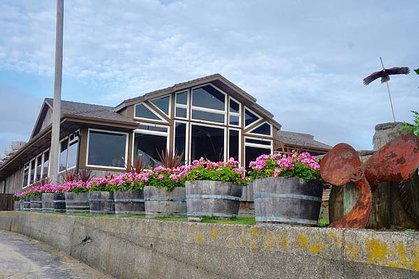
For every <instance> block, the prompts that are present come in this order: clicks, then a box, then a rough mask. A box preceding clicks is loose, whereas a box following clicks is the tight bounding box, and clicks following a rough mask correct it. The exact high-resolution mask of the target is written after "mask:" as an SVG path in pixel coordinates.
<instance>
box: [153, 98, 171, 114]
mask: <svg viewBox="0 0 419 279" xmlns="http://www.w3.org/2000/svg"><path fill="white" fill-rule="evenodd" d="M150 102H151V103H152V104H153V105H155V106H156V107H158V108H159V109H160V110H161V111H162V112H164V113H165V114H166V115H167V116H169V107H170V96H166V97H162V98H158V99H154V100H151V101H150Z"/></svg>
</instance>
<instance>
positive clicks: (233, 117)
mask: <svg viewBox="0 0 419 279" xmlns="http://www.w3.org/2000/svg"><path fill="white" fill-rule="evenodd" d="M230 125H235V126H239V125H240V117H239V116H238V115H230Z"/></svg>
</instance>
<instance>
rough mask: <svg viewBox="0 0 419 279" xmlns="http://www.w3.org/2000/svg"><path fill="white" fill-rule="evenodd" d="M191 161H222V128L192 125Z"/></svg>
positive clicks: (223, 130) (223, 131)
mask: <svg viewBox="0 0 419 279" xmlns="http://www.w3.org/2000/svg"><path fill="white" fill-rule="evenodd" d="M191 130H192V131H191V160H192V161H193V160H199V159H200V158H206V159H209V160H211V161H220V160H221V161H223V160H225V158H224V138H225V136H224V133H225V129H224V128H216V127H209V126H201V125H192V128H191Z"/></svg>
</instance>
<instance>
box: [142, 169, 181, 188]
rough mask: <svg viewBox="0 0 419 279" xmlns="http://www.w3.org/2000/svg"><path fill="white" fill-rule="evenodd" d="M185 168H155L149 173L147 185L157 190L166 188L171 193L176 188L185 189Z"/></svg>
mask: <svg viewBox="0 0 419 279" xmlns="http://www.w3.org/2000/svg"><path fill="white" fill-rule="evenodd" d="M186 170H187V167H185V166H180V167H176V168H166V167H163V166H158V167H155V168H154V169H153V170H152V171H150V172H149V176H148V180H147V185H148V186H154V187H158V188H166V190H167V191H172V190H173V189H174V188H176V187H185V175H186Z"/></svg>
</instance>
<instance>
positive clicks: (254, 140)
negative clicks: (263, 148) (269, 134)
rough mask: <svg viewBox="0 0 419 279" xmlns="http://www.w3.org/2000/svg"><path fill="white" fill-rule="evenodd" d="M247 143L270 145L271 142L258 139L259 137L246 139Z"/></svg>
mask: <svg viewBox="0 0 419 279" xmlns="http://www.w3.org/2000/svg"><path fill="white" fill-rule="evenodd" d="M246 142H248V143H256V144H264V145H269V146H271V142H270V141H267V140H259V139H246Z"/></svg>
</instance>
